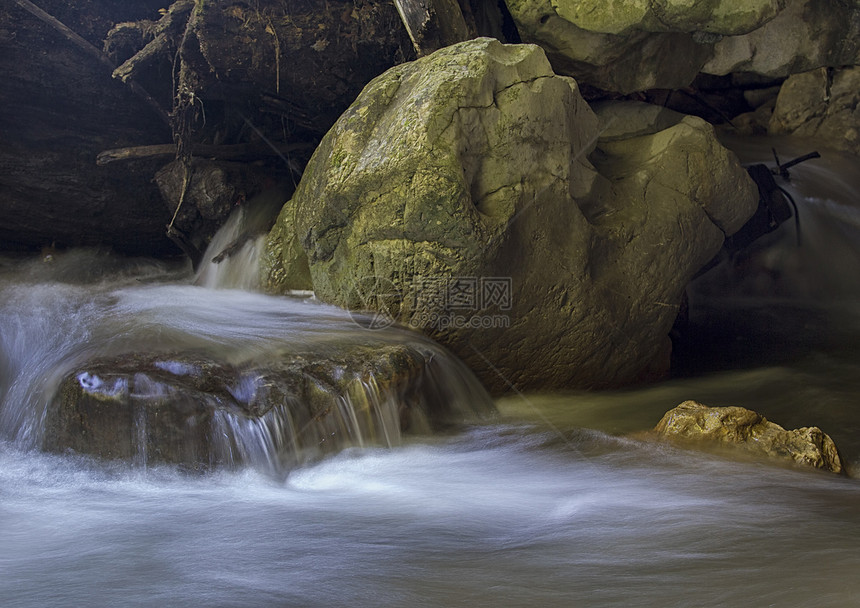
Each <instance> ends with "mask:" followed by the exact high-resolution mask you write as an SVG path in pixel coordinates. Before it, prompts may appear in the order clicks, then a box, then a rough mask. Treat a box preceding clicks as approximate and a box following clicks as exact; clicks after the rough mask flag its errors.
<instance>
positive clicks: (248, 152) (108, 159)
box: [96, 143, 315, 165]
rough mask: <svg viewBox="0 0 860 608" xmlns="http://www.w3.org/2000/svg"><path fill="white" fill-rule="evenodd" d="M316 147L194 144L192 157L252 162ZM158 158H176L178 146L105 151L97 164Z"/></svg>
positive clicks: (136, 147)
mask: <svg viewBox="0 0 860 608" xmlns="http://www.w3.org/2000/svg"><path fill="white" fill-rule="evenodd" d="M314 147H315V145H314V144H313V143H300V144H289V145H285V146H276V147H274V148H272V147H270V146H269V145H267V144H265V143H251V144H234V145H228V146H214V145H208V144H194V145H192V147H191V155H192V156H203V157H206V158H217V159H221V160H250V159H255V158H262V157H268V156H281V155H284V154H290V153H292V152H303V151H310V150H312V149H313V148H314ZM158 156H176V144H155V145H151V146H133V147H130V148H114V149H111V150H105V151H104V152H100V153H99V155H98V157H96V164H97V165H107V164H109V163H113V162H117V161H123V160H140V159H144V158H154V157H158Z"/></svg>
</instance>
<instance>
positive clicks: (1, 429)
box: [0, 210, 492, 471]
mask: <svg viewBox="0 0 860 608" xmlns="http://www.w3.org/2000/svg"><path fill="white" fill-rule="evenodd" d="M242 213H243V212H242V211H241V210H240V212H239V213H238V214H235V215H237V216H239V218H240V219H241V215H242ZM237 230H241V222H238V221H231V222H230V223H228V225H227V226H226V228H225V231H224V233H223V234H219V235H218V237H217V238H216V239H215V240H214V241H213V246H212V247H210V250H211V249H216V250H217V248H221V247H223V246H224V244H225V243H227V242H230V241H231V240H233V239H235V235H236V234H237ZM257 241H259V239H257ZM258 249H259V247H258V246H257V247H255V246H254V243H253V242H249V243H246V244H244V246H243V247H242V248H241V249H240V250H238V251H237V252H236V253H235V254H234V255H232V256H230V257H229V258H228V259H225V260H224V261H222V262H221V264H220V265H218V266H219V268H218V269H217V270H213V269H212V266H216V265H215V264H213V263H212V262H211V261H210V262H209V263H208V265H207V266H206V267H204V268H203V269H202V270H201V271H200V272H199V273H198V275H197V282H203V283H208V284H209V287H199V286H194V285H189V284H187V278H186V277H185V275H183V274H181V273H179V274H177V273H176V271H174V274H173V275H171V274H169V273H165V270H166V269H162V268H160V266H159V265H158V264H155V263H139V264H135V263H130V264H128V265H125V266H123V267H120V266H121V264H120V262H118V261H110V260H108V261H107V262H106V261H105V260H104V256H102V255H100V254H99V253H98V252H88V251H78V252H69V253H66V254H56V255H54V256H53V257H52V258H51V260H50V261H30V262H27V263H24V264H21V265H20V267H18V268H16V269H7V270H6V271H5V272H4V273H3V277H2V279H0V281H2V283H3V292H4V294H5V295H6V297H5V298H4V300H3V302H2V303H0V316H2V319H3V324H2V327H0V352H2V353H3V359H2V368H0V379H2V385H0V387H2V388H1V389H0V390H2V392H0V433H2V437H4V438H6V439H8V440H11V441H13V442H14V444H15V445H18V446H21V447H24V448H29V449H32V448H44V449H47V450H53V451H65V450H67V449H71V450H73V451H75V452H78V453H83V454H92V455H96V456H101V457H105V458H109V459H116V458H119V459H123V460H126V461H133V462H135V463H137V464H138V465H141V466H146V465H147V464H156V463H175V464H180V465H182V466H184V467H189V468H194V469H197V468H210V467H212V466H219V465H220V466H228V467H235V466H239V465H242V464H252V465H255V466H257V467H262V468H263V469H265V470H269V471H284V470H287V469H289V468H290V467H293V466H295V465H297V464H299V463H302V462H306V461H308V460H313V459H315V458H318V457H319V456H320V455H322V454H325V453H330V452H333V451H337V450H340V449H343V448H344V447H347V446H353V445H354V446H361V447H364V446H370V445H384V446H396V445H400V444H401V443H402V440H403V438H402V431H404V430H409V431H411V432H414V433H419V434H420V433H429V432H431V431H432V430H434V429H438V428H440V426H441V425H445V424H448V423H451V422H455V421H466V420H471V419H476V418H475V417H476V416H479V415H482V414H487V413H489V412H490V411H492V405H491V403H490V402H489V399H488V397H487V396H486V393H485V392H484V391H483V389H482V388H481V387H480V385H478V383H477V382H476V381H475V380H474V378H473V377H472V376H471V374H470V373H469V372H468V370H466V369H465V368H464V367H463V366H462V364H460V363H459V362H458V361H456V360H455V359H453V358H451V357H450V356H448V355H447V354H446V353H445V352H444V350H443V349H441V348H440V347H438V346H437V345H435V344H433V343H432V342H430V341H429V340H426V339H424V338H422V337H421V336H420V335H418V334H415V333H414V332H409V331H406V330H400V329H396V328H390V329H385V330H379V331H371V330H367V329H364V328H363V327H362V326H361V325H360V324H359V323H358V322H357V321H358V319H354V318H353V317H350V316H349V315H348V314H347V313H345V312H344V311H341V310H339V309H334V308H332V307H329V306H325V305H322V304H320V303H318V302H316V301H314V300H313V299H312V298H309V297H304V298H295V299H290V298H274V297H268V296H265V295H262V294H259V293H254V292H252V291H244V290H237V289H226V288H223V287H224V286H225V285H227V286H233V287H235V286H236V285H237V282H238V283H241V277H244V276H246V275H247V269H248V268H249V267H251V266H252V265H253V264H255V262H256V260H257V259H258ZM207 255H209V257H210V259H211V256H212V255H214V254H207ZM112 265H113V266H115V267H111V266H112Z"/></svg>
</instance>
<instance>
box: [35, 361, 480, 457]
mask: <svg viewBox="0 0 860 608" xmlns="http://www.w3.org/2000/svg"><path fill="white" fill-rule="evenodd" d="M435 354H437V353H435V351H434V350H433V349H431V348H429V347H424V346H422V345H414V344H394V345H381V346H380V345H374V346H360V345H350V346H343V347H331V348H329V349H327V350H326V351H325V352H323V353H319V352H316V353H313V352H309V353H295V352H289V353H268V354H267V355H266V356H264V357H258V358H257V359H256V360H253V361H250V362H244V363H239V364H234V363H230V362H227V361H224V360H220V359H218V358H215V357H212V356H210V355H208V354H202V353H193V352H176V353H146V354H131V355H123V356H118V357H111V358H102V359H96V360H93V361H90V362H88V363H87V364H86V365H83V366H81V367H79V368H78V369H76V370H74V371H72V372H71V373H69V374H68V375H67V376H66V377H65V378H64V379H63V381H62V382H61V384H60V386H59V389H58V390H57V392H56V394H55V396H54V398H53V399H52V401H51V402H50V403H49V405H48V410H47V415H46V421H45V434H44V439H43V448H44V449H46V450H49V451H66V450H72V451H74V452H78V453H82V454H88V455H93V456H97V457H100V458H105V459H122V460H128V461H130V462H134V463H136V464H138V465H145V464H150V463H151V464H164V463H167V464H178V465H181V466H183V467H187V468H190V469H208V468H211V467H217V466H237V465H242V464H252V465H257V466H263V467H264V468H269V469H271V470H275V471H276V470H282V469H285V468H289V467H290V466H294V465H297V464H301V463H302V462H305V461H308V460H312V459H315V458H318V457H320V456H321V455H323V454H326V453H330V452H333V451H336V450H339V449H342V448H344V447H348V446H363V445H387V446H390V445H397V444H399V443H400V441H401V438H402V434H403V433H404V432H407V431H409V432H417V433H422V432H431V431H437V430H439V429H441V428H444V427H445V426H446V425H448V424H451V423H457V422H463V421H465V420H467V419H469V418H473V417H477V416H480V415H484V414H488V413H490V412H492V409H493V406H492V403H491V401H490V400H489V397H488V396H487V395H486V393H485V392H483V390H482V389H480V387H479V386H478V385H477V383H476V382H474V381H472V382H470V379H469V378H468V377H467V376H460V377H459V378H457V377H453V376H451V375H450V374H452V373H453V374H456V369H455V370H453V371H452V369H451V368H448V369H446V368H445V366H446V365H448V364H450V361H447V360H444V359H443V358H441V357H435ZM446 374H447V376H446ZM439 380H442V381H439ZM446 380H447V381H446Z"/></svg>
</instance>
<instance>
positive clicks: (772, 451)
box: [654, 401, 842, 473]
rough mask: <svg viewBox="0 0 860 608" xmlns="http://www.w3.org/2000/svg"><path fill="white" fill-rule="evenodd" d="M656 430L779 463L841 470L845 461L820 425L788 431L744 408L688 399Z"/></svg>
mask: <svg viewBox="0 0 860 608" xmlns="http://www.w3.org/2000/svg"><path fill="white" fill-rule="evenodd" d="M654 431H655V433H656V434H657V436H659V437H661V438H665V439H671V440H674V441H679V442H682V443H683V444H684V445H688V446H689V445H699V446H712V447H713V446H719V447H728V448H732V449H738V450H741V451H742V452H745V453H748V454H753V455H756V456H763V457H766V458H769V459H772V460H774V461H777V462H784V463H788V464H796V465H801V466H805V467H812V468H816V469H823V470H825V471H831V472H833V473H841V472H842V461H841V459H840V458H839V453H838V451H837V450H836V445H835V444H834V443H833V440H832V439H831V438H830V436H829V435H827V434H826V433H824V432H823V431H822V430H821V429H819V428H818V427H815V426H813V427H803V428H799V429H794V430H790V431H788V430H786V429H784V428H782V427H781V426H779V425H778V424H775V423H773V422H770V421H769V420H768V419H767V418H765V417H764V416H762V415H761V414H758V413H756V412H754V411H752V410H748V409H746V408H743V407H734V406H733V407H708V406H706V405H702V404H701V403H698V402H696V401H685V402H684V403H682V404H681V405H679V406H678V407H676V408H674V409H672V410H670V411H668V412H666V415H664V416H663V418H662V419H661V420H660V422H659V423H658V424H657V426H656V427H654Z"/></svg>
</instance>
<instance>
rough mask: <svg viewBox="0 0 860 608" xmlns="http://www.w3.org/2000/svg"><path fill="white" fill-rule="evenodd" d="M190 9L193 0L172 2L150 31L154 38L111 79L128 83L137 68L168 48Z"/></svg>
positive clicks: (114, 72) (192, 5)
mask: <svg viewBox="0 0 860 608" xmlns="http://www.w3.org/2000/svg"><path fill="white" fill-rule="evenodd" d="M192 8H194V0H180V1H178V2H174V3H173V5H172V6H171V7H170V10H169V11H167V13H166V14H165V15H164V16H163V17H162V18H161V19H159V20H158V23H156V24H155V27H154V28H153V30H152V31H153V32H154V33H155V38H153V39H152V40H150V41H149V43H147V45H146V46H144V47H143V48H142V49H141V50H139V51H138V52H137V53H135V54H134V55H133V56H132V57H130V58H129V59H128V60H126V61H125V62H124V63H123V64H122V65H121V66H119V67H118V68H116V69H115V70H114V71H113V77H114V78H116V79H118V80H121V81H123V82H128V80H129V78H131V77H132V76H133V75H134V71H135V70H136V69H137V67H138V66H142V65H146V64H147V63H149V62H150V61H151V60H152V59H154V58H156V57H158V56H159V55H160V54H161V53H162V52H163V51H164V49H166V48H167V47H168V45H169V43H170V41H171V39H172V38H173V37H175V36H176V34H177V33H178V30H179V28H180V27H181V26H182V25H184V24H185V23H186V22H187V21H188V13H189V12H191V9H192Z"/></svg>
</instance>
